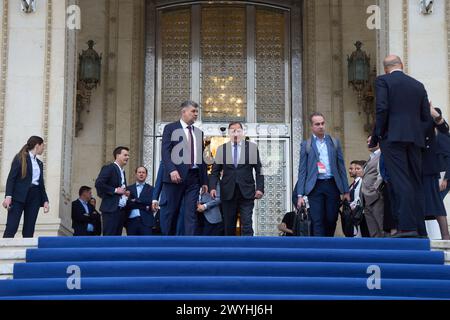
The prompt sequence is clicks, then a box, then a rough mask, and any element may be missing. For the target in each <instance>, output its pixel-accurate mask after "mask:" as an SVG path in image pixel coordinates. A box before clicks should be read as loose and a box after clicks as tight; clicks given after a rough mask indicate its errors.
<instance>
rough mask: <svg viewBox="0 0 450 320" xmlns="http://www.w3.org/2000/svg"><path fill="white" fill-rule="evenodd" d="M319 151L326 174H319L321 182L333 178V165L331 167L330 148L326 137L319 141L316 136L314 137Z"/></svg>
mask: <svg viewBox="0 0 450 320" xmlns="http://www.w3.org/2000/svg"><path fill="white" fill-rule="evenodd" d="M313 137H314V139H315V142H316V147H317V151H318V152H319V161H320V162H321V163H322V164H323V165H324V166H325V169H326V173H322V174H320V173H319V177H318V179H319V180H326V179H330V178H333V174H332V173H331V165H330V157H329V156H328V147H327V140H326V136H325V137H324V138H323V139H319V138H318V137H316V136H315V135H313Z"/></svg>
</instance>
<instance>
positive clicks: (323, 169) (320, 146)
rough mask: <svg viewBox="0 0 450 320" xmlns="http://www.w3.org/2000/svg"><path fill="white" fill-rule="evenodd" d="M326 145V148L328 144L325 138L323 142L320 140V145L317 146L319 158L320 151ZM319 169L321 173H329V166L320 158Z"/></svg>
mask: <svg viewBox="0 0 450 320" xmlns="http://www.w3.org/2000/svg"><path fill="white" fill-rule="evenodd" d="M316 139H317V138H316ZM324 146H325V148H326V147H327V144H326V143H325V139H324V140H323V142H321V141H320V140H319V147H318V148H317V149H318V156H319V159H320V152H321V151H322V149H323V147H324ZM317 170H318V171H319V174H326V173H327V167H326V166H325V164H323V163H322V161H320V160H319V161H318V162H317Z"/></svg>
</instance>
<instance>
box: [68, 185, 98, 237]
mask: <svg viewBox="0 0 450 320" xmlns="http://www.w3.org/2000/svg"><path fill="white" fill-rule="evenodd" d="M78 195H79V198H78V199H77V200H75V201H73V202H72V228H73V230H74V233H73V235H74V236H93V235H95V222H96V221H95V220H96V219H95V216H94V215H95V213H94V210H95V208H94V207H93V206H92V205H91V204H90V200H91V198H92V189H91V188H90V187H88V186H82V187H81V188H80V190H79V191H78Z"/></svg>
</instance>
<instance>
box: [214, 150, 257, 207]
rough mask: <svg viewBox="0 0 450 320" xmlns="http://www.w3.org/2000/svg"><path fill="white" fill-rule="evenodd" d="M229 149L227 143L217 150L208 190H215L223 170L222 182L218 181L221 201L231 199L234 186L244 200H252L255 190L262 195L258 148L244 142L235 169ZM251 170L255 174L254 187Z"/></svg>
mask: <svg viewBox="0 0 450 320" xmlns="http://www.w3.org/2000/svg"><path fill="white" fill-rule="evenodd" d="M231 148H232V144H231V142H228V143H226V144H223V145H221V146H220V147H219V148H218V149H217V153H216V158H215V160H216V161H215V163H214V165H213V169H212V173H211V176H210V179H209V180H210V190H213V189H216V186H217V183H218V182H219V178H220V173H221V172H222V170H223V176H222V180H220V190H221V199H222V200H231V199H232V198H233V195H234V189H235V187H236V184H237V185H239V189H240V190H241V193H242V196H243V197H244V198H245V199H248V200H250V199H254V198H255V193H256V191H257V190H258V191H261V192H263V193H264V175H263V174H262V170H261V169H262V165H261V159H260V158H259V150H258V146H257V145H256V144H255V143H253V142H249V141H245V142H244V143H243V144H242V147H241V153H240V159H239V165H238V167H237V168H235V167H234V164H233V160H232V151H231ZM253 170H254V171H255V174H256V185H255V179H254V177H253Z"/></svg>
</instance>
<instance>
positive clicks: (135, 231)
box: [125, 167, 154, 236]
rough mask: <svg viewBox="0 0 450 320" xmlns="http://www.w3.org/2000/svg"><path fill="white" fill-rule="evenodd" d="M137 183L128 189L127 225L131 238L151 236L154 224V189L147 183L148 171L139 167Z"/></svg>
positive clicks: (136, 172)
mask: <svg viewBox="0 0 450 320" xmlns="http://www.w3.org/2000/svg"><path fill="white" fill-rule="evenodd" d="M135 174H136V183H135V184H132V185H131V186H128V187H127V190H129V191H130V197H129V199H128V203H127V210H128V219H127V222H126V224H125V227H126V229H127V235H129V236H151V235H152V228H153V224H154V216H153V210H152V198H153V187H152V186H151V185H149V184H148V183H145V180H146V179H147V175H148V171H147V168H145V167H138V168H137V169H136V171H135Z"/></svg>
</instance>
